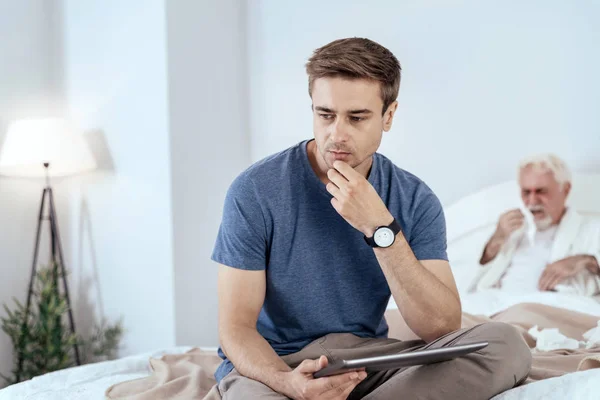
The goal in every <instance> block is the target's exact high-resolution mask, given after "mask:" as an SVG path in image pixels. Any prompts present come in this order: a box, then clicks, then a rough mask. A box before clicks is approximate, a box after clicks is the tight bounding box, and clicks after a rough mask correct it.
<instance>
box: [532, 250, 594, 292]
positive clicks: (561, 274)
mask: <svg viewBox="0 0 600 400" xmlns="http://www.w3.org/2000/svg"><path fill="white" fill-rule="evenodd" d="M586 257H587V256H571V257H567V258H563V259H562V260H558V261H555V262H553V263H552V264H548V265H547V266H546V269H545V270H544V272H543V273H542V276H541V277H540V281H539V283H538V287H539V289H540V290H553V289H554V287H555V286H556V285H558V284H559V283H560V282H562V281H563V280H564V279H566V278H569V277H571V276H573V275H576V274H577V273H578V272H581V271H583V270H584V269H585V268H586V264H587V259H586Z"/></svg>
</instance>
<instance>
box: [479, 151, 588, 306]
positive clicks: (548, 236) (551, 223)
mask: <svg viewBox="0 0 600 400" xmlns="http://www.w3.org/2000/svg"><path fill="white" fill-rule="evenodd" d="M519 186H520V187H521V198H522V200H523V204H524V206H525V207H523V208H522V209H514V210H510V211H507V212H506V213H504V214H503V215H502V216H501V217H500V219H499V221H498V225H497V227H496V231H495V232H494V234H493V235H492V237H491V238H490V240H489V241H488V243H487V245H486V246H485V248H484V250H483V254H482V256H481V260H480V264H481V265H482V266H483V267H482V268H481V270H480V271H479V274H478V276H477V277H476V279H475V280H474V281H473V283H472V285H471V290H472V291H476V290H483V289H487V288H492V287H495V288H502V290H507V291H516V292H531V291H536V290H541V291H549V290H551V291H560V292H570V293H577V294H581V295H587V296H593V295H597V294H598V293H599V292H600V268H599V267H598V261H599V260H600V223H599V222H598V221H594V220H592V219H590V218H584V217H583V216H582V215H580V214H578V213H577V211H576V210H574V209H572V208H568V207H567V206H566V200H567V196H568V195H569V192H570V190H571V174H570V172H569V170H568V168H567V166H566V165H565V163H564V162H563V161H562V160H560V159H559V158H558V157H556V156H555V155H551V154H542V155H536V156H533V157H530V158H528V159H525V160H523V161H522V162H521V164H520V166H519Z"/></svg>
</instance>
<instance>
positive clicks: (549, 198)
mask: <svg viewBox="0 0 600 400" xmlns="http://www.w3.org/2000/svg"><path fill="white" fill-rule="evenodd" d="M519 185H520V186H521V198H522V199H523V203H525V206H527V208H529V210H531V212H532V214H533V217H534V219H535V224H536V226H537V228H538V229H539V230H544V229H547V228H549V227H550V226H551V225H552V224H557V223H559V222H560V219H561V218H562V216H563V213H564V211H565V207H566V201H567V196H568V194H569V191H570V190H571V185H570V183H565V184H564V185H561V184H559V183H558V182H557V181H556V179H554V174H553V173H552V171H550V170H548V169H542V168H535V167H533V166H527V167H525V168H523V169H521V172H520V174H519Z"/></svg>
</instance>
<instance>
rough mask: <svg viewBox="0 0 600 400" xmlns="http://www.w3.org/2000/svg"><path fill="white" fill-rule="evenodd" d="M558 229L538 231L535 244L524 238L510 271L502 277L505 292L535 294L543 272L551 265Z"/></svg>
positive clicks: (555, 227) (514, 256) (554, 227)
mask: <svg viewBox="0 0 600 400" xmlns="http://www.w3.org/2000/svg"><path fill="white" fill-rule="evenodd" d="M557 229H558V227H557V226H556V225H555V226H551V227H550V228H548V229H546V230H543V231H537V232H536V233H535V236H534V240H533V243H531V242H530V241H529V239H528V238H527V236H524V237H523V238H522V239H521V241H520V243H519V245H518V246H517V249H516V250H515V253H514V255H513V258H512V262H511V263H510V266H509V267H508V270H507V271H506V273H505V274H504V276H503V277H502V279H501V281H500V284H501V288H502V290H503V291H510V292H527V293H531V292H535V291H538V290H539V289H538V283H539V281H540V277H541V276H542V272H544V269H545V268H546V266H547V265H548V264H549V263H550V258H551V254H552V245H553V243H554V236H555V235H556V230H557Z"/></svg>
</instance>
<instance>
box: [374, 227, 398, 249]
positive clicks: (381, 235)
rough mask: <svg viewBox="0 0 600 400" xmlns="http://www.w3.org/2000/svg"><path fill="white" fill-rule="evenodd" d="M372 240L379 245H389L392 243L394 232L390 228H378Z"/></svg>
mask: <svg viewBox="0 0 600 400" xmlns="http://www.w3.org/2000/svg"><path fill="white" fill-rule="evenodd" d="M373 240H374V241H375V244H377V246H379V247H390V246H391V245H392V243H394V232H393V231H392V230H391V229H390V228H379V229H377V230H376V231H375V235H373Z"/></svg>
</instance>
